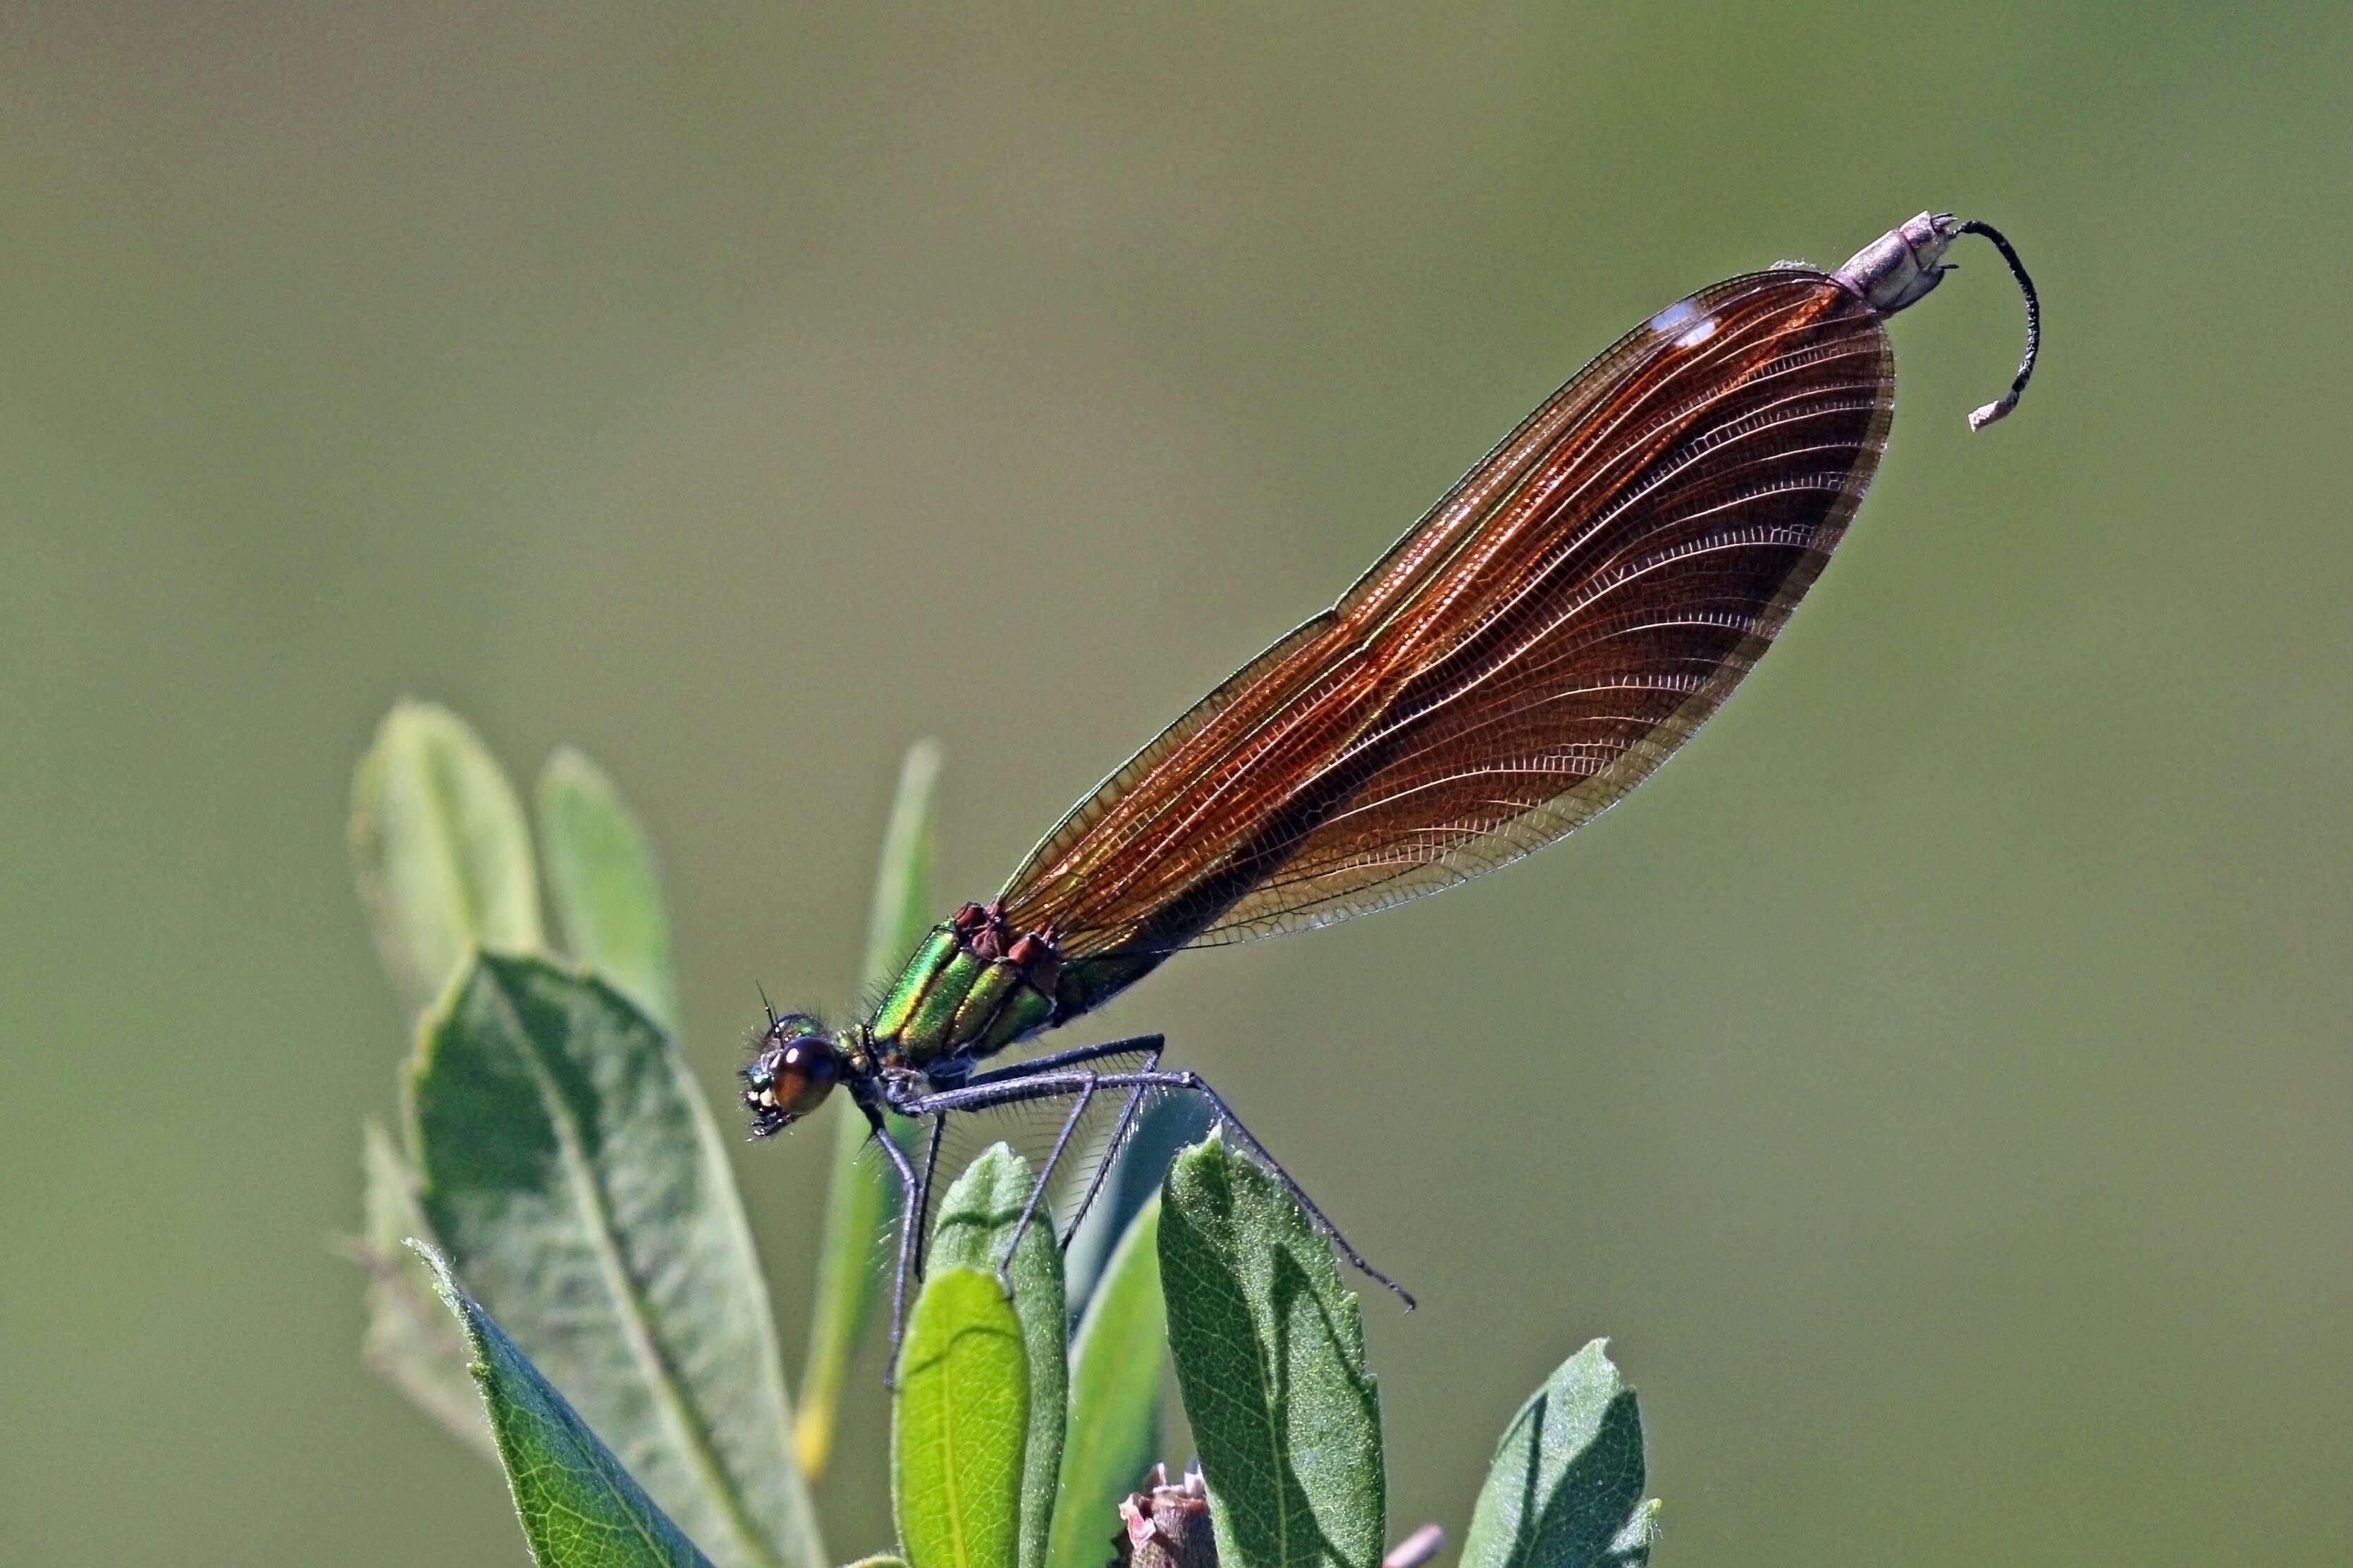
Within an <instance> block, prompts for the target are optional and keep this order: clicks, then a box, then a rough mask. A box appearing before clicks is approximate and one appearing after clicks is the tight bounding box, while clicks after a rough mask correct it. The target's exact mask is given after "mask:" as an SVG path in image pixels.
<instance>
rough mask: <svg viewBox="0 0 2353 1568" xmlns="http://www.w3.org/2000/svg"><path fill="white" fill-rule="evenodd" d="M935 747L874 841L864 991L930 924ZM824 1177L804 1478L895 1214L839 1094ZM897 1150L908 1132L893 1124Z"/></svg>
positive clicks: (902, 776) (817, 1459)
mask: <svg viewBox="0 0 2353 1568" xmlns="http://www.w3.org/2000/svg"><path fill="white" fill-rule="evenodd" d="M941 754H942V753H941V750H940V743H939V742H937V741H918V742H915V743H914V744H913V745H912V746H910V747H908V748H907V755H906V757H905V759H904V760H903V761H902V763H900V765H899V793H898V795H897V797H896V798H895V799H894V800H893V801H892V805H891V820H890V823H889V825H888V826H886V827H885V828H884V829H883V833H882V863H881V867H880V868H878V869H877V870H876V872H875V877H874V904H873V909H872V911H871V914H870V915H869V916H868V920H867V927H866V965H865V969H864V972H863V973H862V975H861V977H860V981H861V984H862V985H863V986H864V987H865V988H866V989H868V990H870V991H871V990H873V989H876V988H879V987H881V985H883V984H887V983H889V982H890V981H892V980H893V979H895V978H897V976H898V973H899V967H900V966H901V965H902V964H903V963H906V962H907V956H908V954H910V953H912V952H914V950H915V945H916V943H917V942H920V941H921V940H922V939H923V932H924V931H925V929H926V928H927V926H928V924H929V922H930V919H931V915H930V905H931V867H932V838H933V834H932V797H933V794H934V787H935V786H936V785H937V784H938V783H939V777H940V760H941ZM833 1099H834V1101H835V1103H834V1107H833V1110H832V1111H831V1112H830V1114H831V1116H832V1117H833V1175H832V1179H831V1180H830V1182H828V1184H827V1187H826V1199H825V1228H824V1232H823V1237H822V1239H821V1240H820V1242H819V1243H818V1265H817V1300H816V1303H815V1310H813V1311H812V1312H811V1313H810V1315H809V1337H808V1354H807V1359H806V1360H805V1361H804V1362H803V1363H802V1366H801V1384H800V1387H801V1399H800V1415H799V1419H798V1423H797V1426H795V1428H794V1432H793V1436H794V1445H795V1447H796V1448H797V1451H798V1453H799V1455H800V1461H801V1468H802V1469H803V1470H805V1471H807V1473H808V1475H809V1477H810V1479H816V1478H818V1477H819V1476H822V1475H823V1474H825V1469H826V1466H827V1465H828V1463H829V1462H830V1461H831V1459H832V1458H833V1431H834V1417H835V1413H836V1412H837V1411H838V1410H839V1407H840V1403H841V1389H842V1384H843V1382H844V1381H845V1380H846V1379H847V1378H848V1376H849V1358H850V1355H851V1354H852V1352H855V1351H856V1350H857V1349H858V1340H859V1336H860V1333H862V1332H863V1331H864V1330H865V1327H866V1323H867V1320H868V1318H869V1317H870V1316H871V1313H872V1311H873V1307H874V1295H875V1285H876V1283H877V1281H878V1280H879V1279H880V1278H881V1255H879V1254H878V1253H877V1251H876V1248H875V1245H874V1238H875V1237H878V1236H881V1235H883V1234H885V1232H886V1231H887V1230H888V1229H889V1227H890V1221H891V1217H892V1215H895V1214H896V1213H897V1212H898V1207H899V1188H898V1184H897V1183H896V1182H895V1181H894V1180H893V1179H892V1172H891V1167H890V1165H889V1163H887V1162H886V1161H885V1160H883V1159H882V1158H881V1157H880V1156H878V1155H873V1154H870V1153H869V1152H868V1151H867V1147H866V1145H867V1142H868V1140H869V1139H870V1138H871V1137H872V1136H873V1134H872V1131H871V1129H870V1128H869V1127H868V1125H867V1121H866V1118H865V1117H864V1116H863V1115H861V1114H860V1112H859V1110H858V1108H857V1107H856V1106H855V1105H852V1104H851V1103H850V1102H849V1096H848V1095H846V1094H837V1095H835V1096H834V1097H833ZM891 1121H892V1131H893V1132H894V1133H895V1134H896V1135H897V1136H898V1138H899V1142H900V1144H901V1146H902V1147H906V1146H908V1145H910V1144H911V1143H912V1142H913V1128H914V1123H913V1122H911V1121H901V1120H900V1119H898V1118H896V1117H893V1118H892V1119H891Z"/></svg>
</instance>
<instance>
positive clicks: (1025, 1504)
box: [929, 1143, 1070, 1568]
mask: <svg viewBox="0 0 2353 1568" xmlns="http://www.w3.org/2000/svg"><path fill="white" fill-rule="evenodd" d="M1030 1184H1031V1178H1030V1171H1029V1163H1028V1162H1026V1161H1024V1160H1023V1159H1022V1158H1021V1156H1019V1155H1018V1154H1016V1153H1015V1152H1013V1151H1012V1150H1011V1149H1009V1148H1008V1147H1006V1146H1005V1145H1004V1144H1002V1143H996V1144H991V1145H990V1146H989V1147H988V1148H987V1149H986V1150H984V1151H982V1152H981V1156H980V1158H978V1159H977V1160H975V1161H974V1162H973V1163H971V1164H970V1165H967V1166H966V1167H965V1173H964V1174H963V1175H961V1176H959V1177H957V1178H956V1183H955V1185H954V1186H952V1187H950V1188H949V1189H948V1195H947V1196H946V1197H945V1198H944V1199H942V1200H941V1202H940V1209H939V1216H938V1218H936V1219H935V1220H934V1222H933V1224H932V1246H931V1252H930V1255H929V1256H930V1266H931V1267H932V1268H977V1269H979V1270H980V1271H981V1272H983V1273H985V1274H987V1275H989V1276H990V1277H991V1278H992V1279H993V1278H995V1276H996V1273H997V1259H998V1258H1001V1257H1003V1256H1004V1255H1005V1247H1006V1243H1007V1242H1008V1240H1010V1239H1011V1237H1012V1235H1013V1227H1014V1226H1016V1225H1017V1224H1018V1223H1019V1222H1020V1219H1021V1210H1022V1208H1023V1206H1024V1205H1026V1204H1028V1202H1029V1188H1030ZM1053 1231H1054V1216H1053V1215H1052V1214H1051V1213H1050V1212H1049V1211H1048V1210H1046V1208H1045V1206H1044V1205H1042V1204H1041V1205H1039V1213H1038V1215H1036V1217H1035V1218H1033V1219H1032V1220H1031V1221H1030V1224H1029V1229H1027V1230H1025V1231H1023V1232H1022V1233H1021V1240H1020V1243H1019V1245H1018V1246H1017V1247H1014V1249H1013V1265H1012V1268H1011V1269H1010V1270H1009V1271H1008V1272H1009V1274H1010V1276H1011V1279H1012V1280H1013V1311H1014V1315H1015V1316H1017V1317H1018V1318H1019V1319H1020V1320H1021V1342H1022V1345H1023V1347H1024V1349H1025V1351H1026V1352H1027V1354H1028V1360H1029V1436H1028V1438H1027V1440H1026V1442H1025V1443H1024V1445H1023V1447H1022V1465H1021V1553H1020V1568H1044V1565H1045V1562H1046V1535H1047V1531H1048V1529H1049V1528H1050V1525H1051V1524H1052V1522H1053V1517H1054V1491H1055V1488H1056V1485H1057V1483H1058V1482H1059V1480H1060V1476H1061V1470H1062V1433H1063V1424H1064V1422H1065V1420H1066V1418H1067V1415H1068V1412H1067V1409H1066V1407H1065V1404H1064V1400H1065V1398H1066V1396H1067V1394H1068V1392H1069V1379H1070V1367H1069V1364H1068V1363H1067V1362H1066V1361H1065V1359H1064V1355H1063V1348H1062V1347H1063V1342H1064V1336H1065V1334H1066V1333H1067V1332H1068V1329H1069V1318H1068V1317H1067V1315H1066V1312H1065V1309H1064V1307H1063V1304H1062V1254H1061V1252H1060V1249H1059V1248H1058V1247H1055V1245H1054V1235H1053Z"/></svg>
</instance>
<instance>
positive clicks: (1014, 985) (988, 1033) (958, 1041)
mask: <svg viewBox="0 0 2353 1568" xmlns="http://www.w3.org/2000/svg"><path fill="white" fill-rule="evenodd" d="M1053 1016H1054V1000H1053V998H1052V997H1051V996H1049V995H1047V994H1045V993H1044V992H1043V991H1040V990H1039V989H1038V987H1037V986H1036V985H1035V984H1032V982H1031V979H1030V977H1029V974H1028V973H1025V972H1024V970H1023V969H1022V967H1021V966H1020V965H1019V964H1018V963H1014V962H1013V960H1012V959H1010V958H1007V957H997V958H983V957H981V956H980V955H979V954H978V953H976V952H974V951H973V950H972V947H971V946H970V945H969V944H968V943H967V942H966V941H965V938H964V937H963V936H962V935H960V934H959V933H958V931H956V928H955V922H953V921H941V922H940V923H939V924H938V925H936V926H934V927H933V928H932V932H931V934H930V935H929V936H927V937H925V938H924V939H923V946H921V947H919V948H917V949H916V950H915V956H914V957H913V958H912V959H909V960H908V961H907V968H906V972H905V973H902V974H901V975H900V976H899V978H898V980H897V981H896V982H894V983H893V984H892V987H891V989H890V991H889V993H888V994H885V995H884V996H883V998H882V1004H881V1006H879V1007H877V1008H876V1009H875V1010H874V1020H873V1022H872V1024H871V1025H870V1026H869V1028H870V1029H871V1032H872V1036H873V1042H874V1048H875V1049H876V1050H878V1051H880V1052H881V1055H882V1057H883V1058H884V1059H885V1060H887V1061H894V1062H897V1063H899V1064H901V1065H902V1066H906V1067H918V1068H919V1067H922V1066H923V1065H924V1064H925V1063H926V1062H930V1061H934V1060H936V1059H937V1058H941V1057H947V1056H956V1055H965V1056H975V1057H984V1056H987V1055H989V1054H990V1053H991V1052H994V1051H1001V1050H1003V1049H1004V1048H1005V1047H1008V1046H1009V1045H1011V1044H1012V1043H1013V1042H1014V1041H1016V1040H1018V1039H1019V1038H1020V1037H1022V1036H1024V1035H1027V1034H1029V1033H1032V1032H1033V1031H1035V1030H1038V1029H1041V1028H1044V1027H1045V1026H1046V1025H1047V1024H1049V1023H1050V1022H1051V1021H1052V1019H1053Z"/></svg>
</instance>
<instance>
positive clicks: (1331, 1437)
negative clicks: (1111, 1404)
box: [1160, 1136, 1387, 1568]
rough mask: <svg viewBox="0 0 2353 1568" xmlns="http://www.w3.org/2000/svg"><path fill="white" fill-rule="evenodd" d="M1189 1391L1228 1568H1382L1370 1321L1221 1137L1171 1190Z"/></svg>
mask: <svg viewBox="0 0 2353 1568" xmlns="http://www.w3.org/2000/svg"><path fill="white" fill-rule="evenodd" d="M1161 1191H1162V1208H1161V1215H1160V1272H1161V1278H1162V1279H1163V1280H1164V1281H1165V1282H1166V1296H1167V1303H1168V1347H1169V1349H1170V1351H1171V1352H1174V1353H1175V1356H1176V1384H1177V1387H1178V1389H1179V1390H1180V1391H1181V1392H1182V1393H1183V1394H1184V1396H1185V1414H1186V1416H1187V1419H1189V1420H1190V1421H1191V1423H1192V1426H1193V1438H1194V1441H1195V1442H1197V1443H1198V1444H1199V1445H1200V1448H1201V1470H1202V1475H1203V1479H1206V1480H1207V1481H1208V1488H1209V1498H1210V1508H1211V1511H1212V1514H1213V1516H1214V1518H1215V1521H1216V1524H1217V1540H1218V1559H1219V1562H1220V1563H1223V1564H1224V1565H1225V1568H1322V1565H1329V1568H1376V1565H1377V1563H1379V1562H1380V1560H1381V1541H1382V1531H1383V1523H1384V1521H1383V1514H1384V1512H1385V1510H1386V1507H1387V1495H1386V1485H1385V1480H1384V1477H1383V1475H1382V1471H1381V1405H1380V1394H1379V1392H1378V1390H1377V1388H1376V1387H1375V1384H1374V1380H1373V1375H1372V1373H1370V1372H1368V1371H1366V1367H1365V1330H1364V1321H1363V1319H1362V1317H1361V1316H1360V1315H1359V1314H1358V1311H1357V1307H1356V1297H1355V1295H1353V1294H1352V1293H1350V1292H1348V1291H1345V1290H1343V1289H1341V1288H1340V1277H1339V1273H1338V1270H1337V1269H1336V1268H1334V1266H1333V1262H1332V1251H1331V1248H1330V1247H1327V1246H1326V1245H1325V1244H1324V1238H1323V1237H1320V1236H1318V1235H1317V1234H1316V1233H1315V1232H1314V1230H1313V1229H1312V1228H1311V1227H1310V1226H1309V1225H1308V1223H1307V1216H1306V1215H1303V1214H1302V1213H1301V1212H1300V1210H1299V1205H1297V1204H1295V1203H1293V1201H1292V1200H1291V1198H1290V1196H1289V1194H1286V1193H1284V1192H1283V1190H1282V1187H1281V1186H1279V1185H1278V1184H1276V1183H1275V1181H1274V1179H1273V1178H1272V1177H1271V1176H1269V1175H1268V1174H1267V1173H1265V1172H1263V1171H1261V1170H1260V1169H1259V1168H1258V1167H1257V1166H1256V1165H1254V1164H1251V1163H1250V1162H1249V1161H1248V1160H1246V1159H1244V1158H1242V1157H1241V1156H1240V1155H1239V1154H1237V1153H1235V1152H1232V1151H1230V1150H1229V1149H1228V1148H1227V1147H1226V1144H1225V1142H1224V1140H1223V1139H1222V1138H1220V1137H1217V1136H1212V1137H1211V1138H1209V1139H1208V1141H1207V1142H1203V1143H1201V1144H1199V1145H1198V1146H1197V1147H1195V1148H1192V1149H1188V1150H1187V1151H1186V1152H1184V1153H1182V1154H1180V1155H1178V1156H1177V1157H1176V1163H1175V1164H1174V1165H1172V1166H1170V1167H1169V1171H1168V1179H1167V1181H1166V1183H1164V1184H1163V1185H1162V1189H1161Z"/></svg>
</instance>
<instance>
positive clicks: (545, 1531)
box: [414, 1242, 710, 1568]
mask: <svg viewBox="0 0 2353 1568" xmlns="http://www.w3.org/2000/svg"><path fill="white" fill-rule="evenodd" d="M414 1245H415V1246H416V1247H417V1253H418V1255H419V1256H421V1257H422V1258H424V1259H425V1261H426V1262H427V1263H428V1264H430V1265H431V1266H432V1268H433V1274H434V1280H435V1286H436V1289H438V1290H439V1291H440V1293H441V1300H443V1301H445V1302H447V1303H448V1307H449V1310H450V1311H451V1312H453V1313H455V1314H456V1315H457V1318H458V1321H459V1323H460V1324H461V1325H463V1329H464V1334H465V1343H466V1346H467V1348H468V1349H469V1350H470V1352H472V1364H471V1366H470V1367H469V1369H468V1370H470V1372H472V1373H473V1374H474V1381H475V1382H476V1383H477V1384H480V1388H481V1397H482V1408H483V1409H484V1410H485V1411H486V1412H487V1413H488V1414H489V1415H490V1425H491V1431H492V1432H493V1433H494V1434H495V1435H496V1436H497V1441H498V1452H499V1458H500V1460H501V1462H502V1463H503V1464H504V1465H505V1466H506V1471H507V1485H508V1486H509V1487H510V1488H511V1489H512V1491H513V1493H514V1505H515V1513H516V1515H517V1517H519V1518H520V1519H521V1520H522V1532H523V1536H524V1539H526V1540H527V1541H529V1542H531V1554H532V1558H533V1561H534V1562H536V1563H539V1564H540V1568H638V1565H640V1564H643V1565H645V1568H709V1562H710V1560H709V1559H708V1558H706V1557H704V1556H703V1555H702V1552H697V1551H696V1550H695V1549H694V1542H691V1541H690V1540H688V1539H687V1538H686V1535H685V1532H683V1531H681V1530H680V1529H679V1527H678V1526H677V1525H675V1524H673V1523H671V1522H670V1518H669V1516H668V1515H666V1514H664V1513H663V1512H662V1510H660V1509H659V1508H658V1507H656V1506H655V1504H654V1501H653V1500H652V1499H651V1498H649V1497H648V1496H646V1494H645V1492H644V1491H643V1490H642V1489H640V1488H639V1487H638V1483H637V1482H636V1481H635V1480H634V1479H631V1478H630V1476H629V1472H628V1470H627V1469H626V1468H623V1466H622V1464H621V1462H620V1460H618V1459H617V1458H614V1457H613V1453H612V1450H611V1449H609V1448H607V1447H605V1445H604V1444H602V1443H600V1442H598V1441H597V1439H596V1433H595V1432H593V1431H591V1430H590V1429H589V1426H588V1424H587V1423H586V1422H585V1421H583V1420H581V1419H580V1416H579V1413H578V1412H576V1411H575V1410H574V1409H573V1408H572V1406H571V1405H567V1404H566V1403H565V1399H564V1396H563V1395H562V1394H558V1393H556V1392H555V1389H554V1386H553V1385H552V1384H549V1383H548V1381H547V1380H546V1379H545V1378H543V1377H542V1376H541V1375H540V1373H539V1369H538V1368H537V1367H535V1366H533V1365H532V1363H531V1358H530V1357H528V1356H526V1355H524V1354H523V1353H522V1351H521V1350H519V1349H517V1348H516V1346H515V1343H514V1342H513V1341H512V1340H511V1339H509V1338H507V1336H506V1335H505V1334H504V1333H502V1332H501V1331H500V1329H499V1325H498V1324H497V1323H496V1322H494V1321H491V1316H490V1314H489V1313H487V1312H485V1311H483V1310H482V1309H481V1308H480V1306H478V1305H476V1304H475V1303H474V1302H473V1301H471V1300H468V1299H467V1296H466V1293H465V1292H464V1291H463V1290H461V1289H459V1288H458V1281H457V1278H456V1277H455V1276H454V1275H452V1274H451V1273H450V1272H449V1266H448V1263H446V1262H444V1261H443V1260H442V1258H441V1257H440V1255H439V1254H438V1253H436V1252H435V1251H434V1250H433V1249H432V1248H431V1247H427V1246H426V1245H424V1244H423V1243H422V1242H418V1243H415V1244H414Z"/></svg>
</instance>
